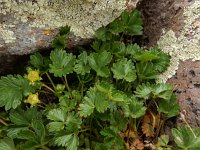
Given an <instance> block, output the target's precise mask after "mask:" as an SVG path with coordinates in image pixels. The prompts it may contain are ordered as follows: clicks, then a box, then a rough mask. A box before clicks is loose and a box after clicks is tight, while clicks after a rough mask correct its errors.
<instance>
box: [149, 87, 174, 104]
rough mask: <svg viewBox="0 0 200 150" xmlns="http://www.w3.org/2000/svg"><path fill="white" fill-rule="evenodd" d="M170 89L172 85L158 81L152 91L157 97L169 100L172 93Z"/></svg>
mask: <svg viewBox="0 0 200 150" xmlns="http://www.w3.org/2000/svg"><path fill="white" fill-rule="evenodd" d="M172 90H173V87H172V85H170V84H167V83H158V84H155V85H154V86H153V88H152V93H153V95H155V96H157V97H159V98H162V99H165V100H169V99H170V98H171V96H172V93H173V91H172Z"/></svg>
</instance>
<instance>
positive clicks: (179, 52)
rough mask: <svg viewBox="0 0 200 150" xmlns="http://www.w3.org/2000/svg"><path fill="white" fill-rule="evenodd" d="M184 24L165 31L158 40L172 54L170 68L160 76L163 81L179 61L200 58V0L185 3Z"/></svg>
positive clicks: (171, 74)
mask: <svg viewBox="0 0 200 150" xmlns="http://www.w3.org/2000/svg"><path fill="white" fill-rule="evenodd" d="M183 15H184V26H183V28H182V29H181V30H180V31H178V34H177V32H176V31H173V30H169V31H164V33H163V36H162V37H161V38H160V40H159V41H158V46H159V47H160V48H161V49H162V50H163V51H164V52H166V53H169V54H170V55H171V64H170V67H169V68H168V70H167V71H166V72H165V73H163V74H162V75H161V76H160V81H161V82H166V81H167V79H169V78H171V77H172V76H173V75H174V74H175V73H176V70H177V69H178V66H179V61H185V60H188V59H191V60H192V61H195V60H200V1H199V0H192V1H190V3H185V9H184V13H183Z"/></svg>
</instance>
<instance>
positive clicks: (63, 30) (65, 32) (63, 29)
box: [59, 25, 70, 36]
mask: <svg viewBox="0 0 200 150" xmlns="http://www.w3.org/2000/svg"><path fill="white" fill-rule="evenodd" d="M69 32H70V27H69V26H67V25H66V26H63V27H60V29H59V33H60V35H61V36H62V35H68V34H69Z"/></svg>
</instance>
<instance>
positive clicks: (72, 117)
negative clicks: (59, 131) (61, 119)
mask: <svg viewBox="0 0 200 150" xmlns="http://www.w3.org/2000/svg"><path fill="white" fill-rule="evenodd" d="M81 124H82V120H81V118H80V117H79V116H78V114H77V113H75V112H70V113H68V114H67V119H66V121H65V125H66V130H67V131H68V132H77V131H78V129H80V127H81Z"/></svg>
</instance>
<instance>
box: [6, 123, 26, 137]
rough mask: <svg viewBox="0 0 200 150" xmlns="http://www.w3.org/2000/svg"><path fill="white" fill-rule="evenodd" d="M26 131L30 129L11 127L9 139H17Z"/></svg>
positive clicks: (8, 132)
mask: <svg viewBox="0 0 200 150" xmlns="http://www.w3.org/2000/svg"><path fill="white" fill-rule="evenodd" d="M24 130H28V127H16V126H14V127H9V129H8V130H7V136H8V137H9V138H13V139H14V138H17V135H18V134H19V133H20V132H21V131H24Z"/></svg>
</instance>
